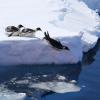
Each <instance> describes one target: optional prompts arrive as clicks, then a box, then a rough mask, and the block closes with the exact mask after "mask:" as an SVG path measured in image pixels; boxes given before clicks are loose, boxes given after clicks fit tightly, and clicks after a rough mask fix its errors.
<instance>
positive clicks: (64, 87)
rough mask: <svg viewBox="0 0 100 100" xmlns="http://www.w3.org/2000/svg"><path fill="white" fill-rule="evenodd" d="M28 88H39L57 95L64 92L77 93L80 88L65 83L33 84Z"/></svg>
mask: <svg viewBox="0 0 100 100" xmlns="http://www.w3.org/2000/svg"><path fill="white" fill-rule="evenodd" d="M30 88H39V89H44V90H50V91H53V92H57V93H66V92H78V91H80V87H78V86H76V85H75V84H72V83H66V82H40V83H33V84H31V85H30Z"/></svg>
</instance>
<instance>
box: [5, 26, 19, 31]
mask: <svg viewBox="0 0 100 100" xmlns="http://www.w3.org/2000/svg"><path fill="white" fill-rule="evenodd" d="M18 30H19V29H18V28H17V27H15V26H8V27H7V28H6V29H5V31H6V32H17V31H18Z"/></svg>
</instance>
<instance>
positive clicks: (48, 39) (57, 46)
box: [44, 31, 69, 50]
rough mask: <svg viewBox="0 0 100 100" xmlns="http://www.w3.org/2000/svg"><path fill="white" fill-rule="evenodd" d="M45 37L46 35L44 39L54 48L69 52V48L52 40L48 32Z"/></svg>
mask: <svg viewBox="0 0 100 100" xmlns="http://www.w3.org/2000/svg"><path fill="white" fill-rule="evenodd" d="M44 35H45V37H44V39H46V40H47V41H48V42H49V44H51V45H52V46H53V47H54V48H57V49H63V50H69V48H68V47H67V46H64V45H62V44H61V42H60V41H58V40H55V39H53V38H51V37H50V36H49V33H48V31H47V32H44Z"/></svg>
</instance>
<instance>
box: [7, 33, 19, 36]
mask: <svg viewBox="0 0 100 100" xmlns="http://www.w3.org/2000/svg"><path fill="white" fill-rule="evenodd" d="M10 34H12V36H18V35H19V32H6V35H7V36H9V35H10Z"/></svg>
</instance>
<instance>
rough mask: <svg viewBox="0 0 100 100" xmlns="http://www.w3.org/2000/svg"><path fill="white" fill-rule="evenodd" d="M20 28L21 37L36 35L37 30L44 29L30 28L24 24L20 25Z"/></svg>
mask: <svg viewBox="0 0 100 100" xmlns="http://www.w3.org/2000/svg"><path fill="white" fill-rule="evenodd" d="M19 29H20V34H19V36H20V37H35V33H36V32H37V31H42V30H41V28H39V27H38V28H36V29H35V30H33V29H30V28H25V27H24V26H22V25H19Z"/></svg>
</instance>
